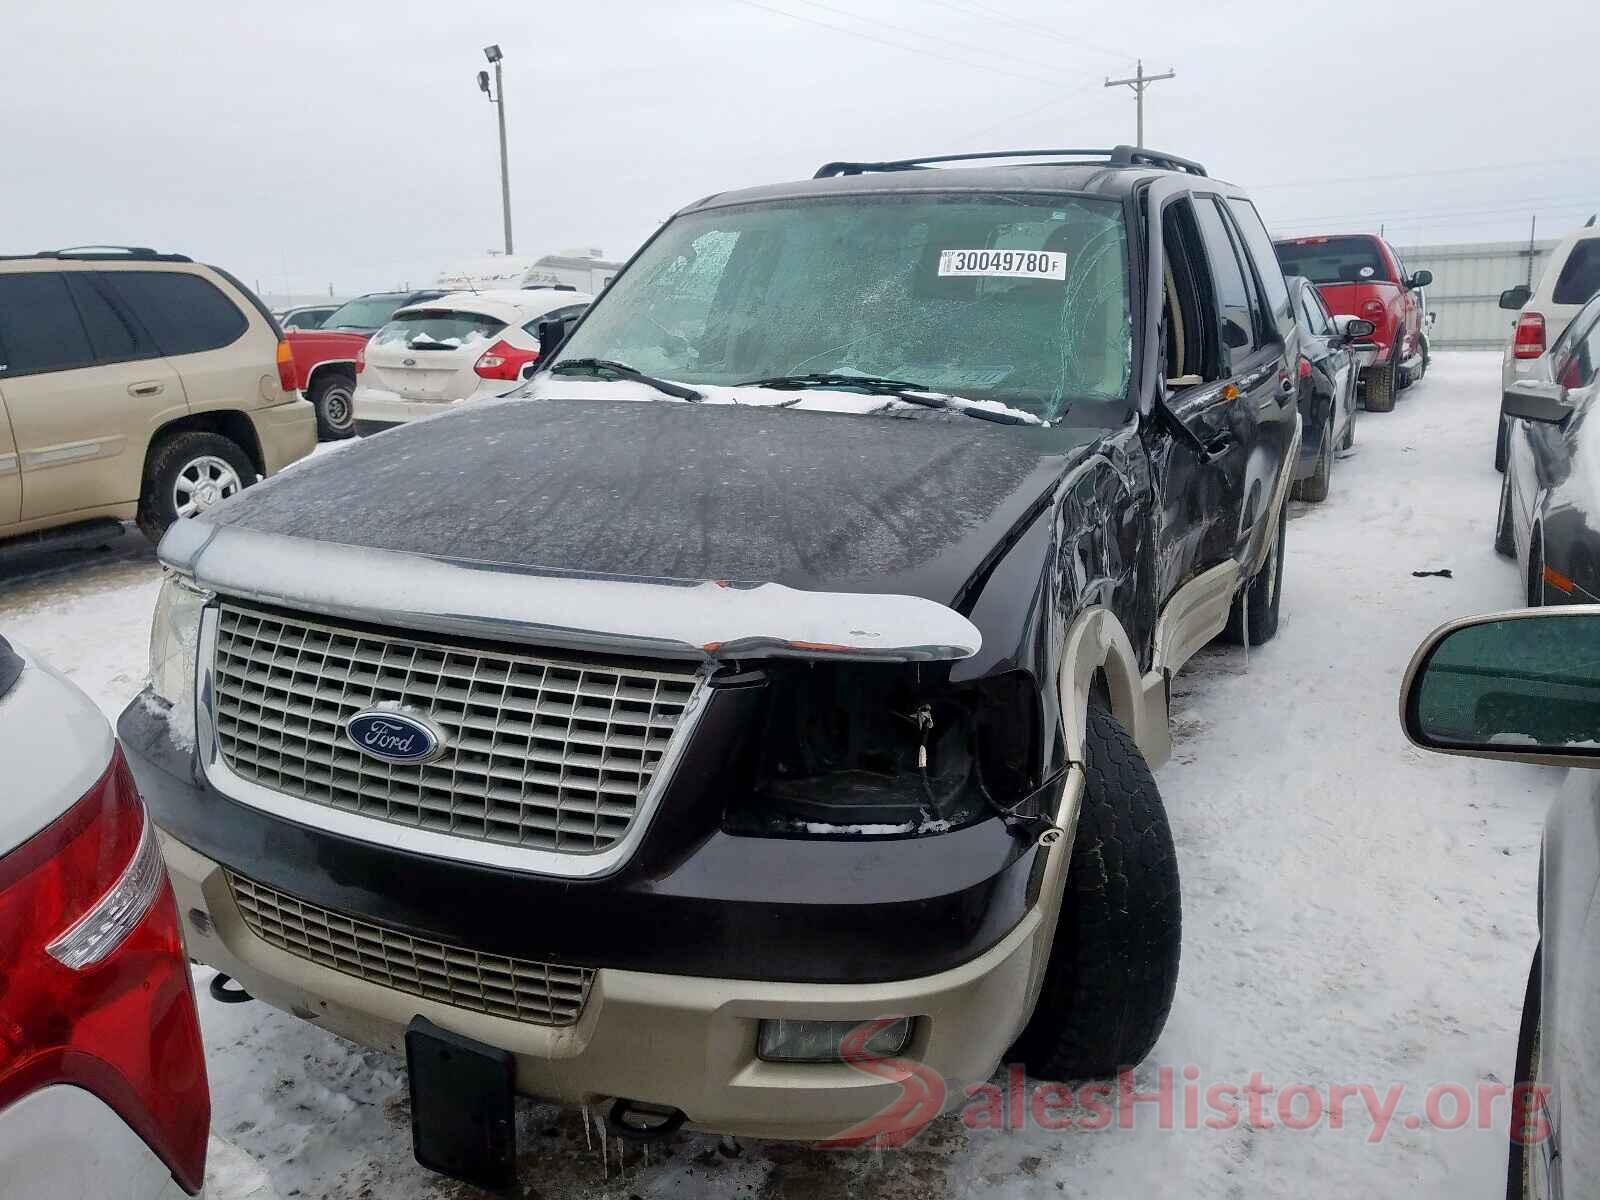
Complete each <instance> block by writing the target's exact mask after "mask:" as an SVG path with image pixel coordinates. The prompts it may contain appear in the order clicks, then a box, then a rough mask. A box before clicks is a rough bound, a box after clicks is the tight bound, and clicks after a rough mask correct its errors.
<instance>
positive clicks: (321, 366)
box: [305, 358, 356, 392]
mask: <svg viewBox="0 0 1600 1200" xmlns="http://www.w3.org/2000/svg"><path fill="white" fill-rule="evenodd" d="M330 375H343V376H345V377H347V378H348V379H349V380H350V383H351V384H352V385H354V384H355V382H356V360H355V359H353V358H328V359H324V360H323V361H322V362H319V363H318V364H317V365H316V366H314V367H312V368H311V370H310V371H309V372H308V373H307V374H306V386H305V390H306V391H307V392H310V391H311V389H312V388H314V387H316V386H317V384H318V383H320V382H321V381H322V380H323V379H324V378H326V377H327V376H330Z"/></svg>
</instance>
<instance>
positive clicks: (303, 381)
mask: <svg viewBox="0 0 1600 1200" xmlns="http://www.w3.org/2000/svg"><path fill="white" fill-rule="evenodd" d="M371 336H372V335H371V334H370V333H359V332H349V333H347V332H345V331H343V330H333V329H291V330H289V331H288V332H287V333H286V334H284V340H285V341H287V342H288V343H289V352H290V353H291V354H292V355H293V356H294V385H295V387H297V388H299V389H300V390H301V391H302V392H303V391H306V390H308V389H309V388H310V386H311V377H312V375H313V374H314V373H315V372H316V370H317V368H318V367H322V366H328V365H330V364H334V363H349V364H350V365H351V367H352V369H353V368H354V366H355V361H356V354H357V353H358V352H359V351H360V350H361V347H363V346H365V345H366V344H367V339H368V338H369V337H371Z"/></svg>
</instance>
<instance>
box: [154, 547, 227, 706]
mask: <svg viewBox="0 0 1600 1200" xmlns="http://www.w3.org/2000/svg"><path fill="white" fill-rule="evenodd" d="M215 598H216V596H215V593H214V592H210V591H207V590H206V589H205V588H202V587H197V586H196V585H195V584H194V583H193V582H191V581H190V580H189V579H188V578H187V577H186V576H183V575H180V574H178V573H177V572H175V571H168V572H167V576H166V578H165V579H164V580H163V581H162V583H161V592H160V594H159V595H158V596H157V597H156V609H155V614H154V616H153V618H152V619H151V622H150V677H149V680H148V685H149V688H150V690H151V691H152V692H153V693H154V694H155V695H156V696H158V697H160V698H161V699H162V700H165V701H166V702H167V703H168V704H170V705H171V706H172V707H173V708H175V709H188V710H191V711H192V710H193V708H194V698H195V673H196V659H197V657H198V655H199V650H200V615H201V613H202V612H203V611H204V609H205V606H206V605H207V604H209V603H210V602H211V601H212V600H213V599H215Z"/></svg>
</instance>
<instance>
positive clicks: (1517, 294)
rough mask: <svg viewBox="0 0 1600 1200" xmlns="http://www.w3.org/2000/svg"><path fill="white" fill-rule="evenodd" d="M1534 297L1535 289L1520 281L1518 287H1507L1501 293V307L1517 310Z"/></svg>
mask: <svg viewBox="0 0 1600 1200" xmlns="http://www.w3.org/2000/svg"><path fill="white" fill-rule="evenodd" d="M1532 297H1533V289H1532V288H1530V287H1529V286H1528V285H1527V284H1525V283H1519V284H1517V286H1516V287H1513V288H1507V289H1506V290H1505V291H1503V292H1501V293H1500V307H1501V308H1509V309H1510V310H1511V311H1513V312H1515V311H1516V310H1517V309H1519V308H1521V307H1522V306H1523V305H1524V304H1526V303H1527V302H1528V301H1529V300H1530V299H1532Z"/></svg>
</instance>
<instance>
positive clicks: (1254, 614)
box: [1222, 508, 1289, 646]
mask: <svg viewBox="0 0 1600 1200" xmlns="http://www.w3.org/2000/svg"><path fill="white" fill-rule="evenodd" d="M1288 530H1289V512H1288V510H1287V508H1286V509H1284V510H1283V511H1282V512H1280V513H1279V514H1278V536H1277V537H1276V538H1274V539H1273V543H1272V552H1271V553H1270V554H1268V555H1267V561H1266V562H1264V563H1262V564H1261V569H1260V570H1259V571H1257V572H1256V573H1255V575H1254V576H1253V577H1252V578H1251V580H1250V582H1249V584H1247V585H1246V586H1245V587H1243V588H1240V589H1239V592H1238V594H1237V595H1236V596H1234V598H1233V608H1232V609H1230V610H1229V612H1228V623H1227V624H1226V625H1225V626H1223V628H1222V640H1223V641H1225V642H1231V643H1232V644H1233V645H1235V646H1239V645H1243V644H1244V635H1245V617H1246V616H1247V615H1248V616H1249V618H1250V620H1249V632H1250V644H1251V645H1252V646H1259V645H1261V644H1263V643H1264V642H1270V641H1271V640H1272V638H1273V636H1274V635H1275V634H1276V633H1277V632H1278V612H1279V609H1280V608H1281V606H1282V602H1283V552H1284V545H1285V542H1286V541H1287V539H1288Z"/></svg>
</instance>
